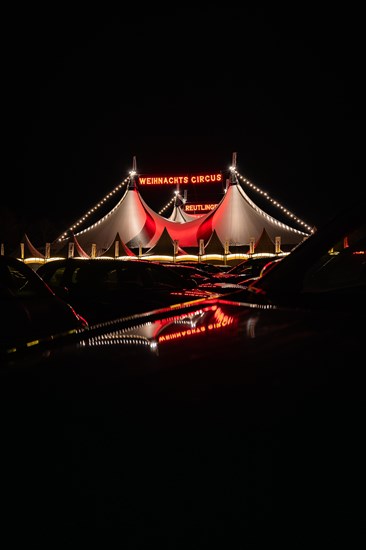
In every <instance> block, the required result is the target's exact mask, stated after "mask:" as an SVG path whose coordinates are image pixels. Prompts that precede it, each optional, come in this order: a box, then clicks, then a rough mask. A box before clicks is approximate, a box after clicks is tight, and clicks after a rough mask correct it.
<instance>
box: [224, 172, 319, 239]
mask: <svg viewBox="0 0 366 550" xmlns="http://www.w3.org/2000/svg"><path fill="white" fill-rule="evenodd" d="M233 171H234V173H235V175H236V176H237V177H238V179H239V182H243V183H244V184H245V185H247V186H248V187H249V188H250V189H251V190H252V191H255V192H257V193H259V194H260V195H261V196H263V197H264V198H265V199H266V200H268V202H270V203H271V204H272V205H273V206H276V207H277V208H278V209H279V210H281V212H282V213H283V214H285V215H286V216H288V217H289V218H290V219H291V220H292V221H295V222H296V223H298V224H299V225H301V226H302V227H304V228H305V229H307V230H308V231H312V230H313V228H312V227H311V226H310V225H308V224H306V223H305V222H304V221H303V220H301V219H300V218H298V217H297V216H296V215H295V214H293V213H292V212H290V210H288V209H287V208H285V207H284V206H282V204H280V203H279V202H278V201H277V200H275V199H273V198H272V197H271V196H270V195H269V194H268V193H267V192H266V191H263V190H262V189H260V188H259V187H257V186H256V185H254V183H252V182H251V181H250V180H248V178H245V177H244V176H242V175H241V174H239V172H237V170H235V169H233Z"/></svg>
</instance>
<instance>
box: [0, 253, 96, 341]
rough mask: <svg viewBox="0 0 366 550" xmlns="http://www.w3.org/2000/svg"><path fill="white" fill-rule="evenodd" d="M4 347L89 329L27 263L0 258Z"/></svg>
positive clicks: (0, 293) (0, 298)
mask: <svg viewBox="0 0 366 550" xmlns="http://www.w3.org/2000/svg"><path fill="white" fill-rule="evenodd" d="M0 307H1V316H2V324H1V325H2V328H1V333H0V347H4V346H6V345H9V344H10V343H12V342H21V341H23V340H24V339H27V340H30V339H33V338H44V337H46V336H50V335H53V334H55V333H58V332H64V331H68V330H71V331H73V330H75V329H79V328H82V327H85V326H87V323H86V321H85V319H83V318H82V316H80V315H79V314H78V313H77V312H76V311H75V310H74V309H73V308H72V307H71V306H70V305H69V304H68V303H66V302H65V301H63V300H61V299H60V298H59V297H58V296H56V295H55V294H54V292H53V291H52V290H51V289H50V288H49V287H48V286H47V284H46V283H45V282H44V281H43V280H42V279H41V278H40V277H39V276H38V275H37V273H36V272H35V271H34V270H33V269H32V268H31V267H30V266H28V265H26V264H25V263H24V262H22V261H21V260H19V259H16V258H12V257H10V256H0Z"/></svg>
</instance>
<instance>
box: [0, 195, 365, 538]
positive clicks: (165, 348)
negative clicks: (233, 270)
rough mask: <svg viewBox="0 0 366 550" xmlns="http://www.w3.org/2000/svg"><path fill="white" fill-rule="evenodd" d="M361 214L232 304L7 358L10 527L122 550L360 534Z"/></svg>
mask: <svg viewBox="0 0 366 550" xmlns="http://www.w3.org/2000/svg"><path fill="white" fill-rule="evenodd" d="M364 212H365V210H362V208H361V206H360V205H355V206H354V207H353V208H351V209H346V210H345V211H344V212H342V213H340V215H339V216H337V217H336V218H335V219H334V220H331V221H330V222H329V223H328V224H326V225H325V226H324V227H323V228H320V229H318V231H317V233H315V234H314V235H312V236H311V237H309V239H308V240H307V241H305V242H304V243H303V244H301V245H300V246H299V247H298V248H296V249H295V250H294V251H293V252H292V253H291V254H290V255H289V256H287V257H286V258H284V259H283V260H281V261H280V262H278V263H276V265H274V266H273V267H272V268H271V269H270V270H269V271H267V273H265V274H263V276H262V277H261V278H259V279H257V280H256V281H254V282H252V283H251V284H250V285H249V286H248V287H247V288H243V289H242V290H241V292H239V293H238V292H237V291H235V292H234V293H233V294H232V295H230V296H229V295H225V296H221V297H216V298H212V299H209V300H202V301H199V302H194V303H192V302H191V303H189V302H187V303H181V304H179V305H178V306H176V305H171V306H167V307H165V308H162V309H160V310H155V311H150V312H145V313H143V314H136V315H134V316H127V317H122V318H120V319H115V320H113V321H112V322H108V323H100V324H97V325H92V326H89V327H88V328H86V329H84V330H83V331H82V332H81V333H78V334H77V335H69V336H65V335H59V336H57V335H55V337H54V338H53V339H52V340H50V339H47V340H45V341H39V343H38V344H37V345H36V346H32V348H28V347H27V346H20V347H19V348H17V349H12V350H10V351H9V352H7V353H6V363H5V365H4V367H3V369H1V370H0V375H1V384H0V392H1V394H0V403H1V405H2V406H3V408H4V411H3V414H4V415H5V414H6V411H7V410H9V407H12V409H13V410H14V409H15V410H16V411H17V414H16V415H13V417H12V422H11V430H9V435H8V437H7V439H6V440H5V441H3V444H5V445H6V449H7V453H6V456H5V458H6V460H7V463H8V469H7V470H6V471H8V472H9V470H10V471H14V470H15V472H16V475H13V476H12V477H11V482H9V488H7V487H6V486H4V487H3V489H2V491H3V495H6V497H7V504H8V506H7V511H9V509H11V506H10V504H9V502H10V503H15V502H17V503H18V506H19V498H18V495H19V492H20V491H21V490H24V487H26V495H29V496H28V497H27V496H26V497H23V499H24V500H23V501H22V505H23V507H24V514H22V520H23V521H24V518H25V520H26V521H29V523H32V522H33V523H34V521H35V519H36V518H39V516H40V515H41V517H42V521H43V522H44V521H46V522H47V524H48V525H49V526H52V529H53V530H55V529H61V528H62V526H64V525H68V526H72V527H73V528H76V529H81V530H82V533H83V534H85V532H86V530H88V532H89V533H90V534H91V533H93V534H94V532H95V526H96V525H97V527H98V529H101V530H102V532H103V534H104V533H105V532H106V531H108V530H110V529H113V530H118V533H119V537H120V540H121V541H123V542H124V543H125V544H126V545H127V547H128V544H129V543H131V540H132V544H135V543H136V541H138V544H140V543H141V544H140V547H144V546H146V545H147V546H148V544H146V541H148V542H150V541H152V540H154V541H155V542H156V541H157V540H158V541H159V543H161V544H162V543H163V542H166V541H168V542H169V547H190V546H192V537H193V538H194V539H195V540H196V541H200V542H197V544H198V546H199V547H202V548H207V547H212V546H215V544H217V543H218V542H219V543H220V546H221V547H223V548H224V547H225V548H226V547H236V546H237V544H236V543H237V541H238V540H242V538H243V536H244V535H243V534H245V535H246V534H247V533H252V532H254V537H255V540H258V537H259V536H260V535H259V534H260V533H266V534H268V529H269V528H270V529H271V532H270V536H271V537H273V532H275V533H277V532H278V529H279V530H280V537H281V540H282V536H283V531H286V532H287V531H288V529H290V527H289V526H291V536H292V533H293V531H295V532H296V533H300V536H301V538H302V537H303V533H309V531H313V530H314V532H315V533H316V536H317V537H318V536H319V533H323V534H324V535H325V536H326V537H329V532H330V531H331V530H332V528H334V525H342V527H343V528H345V529H346V531H347V533H348V532H349V529H351V528H352V529H353V530H356V531H357V530H358V529H361V530H362V529H363V528H364V517H365V505H364V502H363V500H364V499H363V498H362V495H363V494H364V492H365V490H366V480H365V475H364V464H365V460H366V452H365V449H364V447H365V446H364V444H363V433H364V426H365V421H366V410H365V397H364V393H365V382H366V376H365V368H364V366H363V360H362V357H363V356H364V334H365V326H366V308H365V301H364V298H365V216H364ZM345 245H346V246H345ZM333 262H334V263H333ZM45 411H47V415H45ZM12 434H16V437H12ZM29 434H31V436H30V435H29ZM23 440H25V441H26V442H28V441H31V442H32V449H35V450H34V451H33V454H32V455H30V456H27V460H26V461H25V464H24V462H23V461H22V462H21V467H19V468H17V467H16V466H14V464H18V463H19V458H18V457H20V456H23V453H24V451H23V445H22V443H21V441H23ZM22 451H23V452H22ZM44 456H46V457H47V460H43V457H44ZM17 461H18V462H17ZM29 473H31V475H29ZM34 491H37V495H38V496H39V501H40V502H41V504H40V505H38V507H36V508H35V509H34V508H33V507H32V506H31V503H32V502H33V500H32V498H33V497H32V496H33V494H34ZM360 497H361V498H360ZM19 514H20V512H19V509H18V513H17V521H19ZM8 516H9V512H8V513H7V517H8ZM272 528H273V530H274V531H273V532H272ZM103 536H104V535H103ZM92 537H93V535H91V538H92ZM244 538H245V537H244ZM250 540H251V539H250ZM327 540H328V539H327ZM292 542H293V541H292ZM292 542H291V544H292Z"/></svg>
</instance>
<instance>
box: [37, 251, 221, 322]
mask: <svg viewBox="0 0 366 550" xmlns="http://www.w3.org/2000/svg"><path fill="white" fill-rule="evenodd" d="M187 269H189V268H187ZM37 273H38V274H39V275H40V276H41V277H42V278H43V280H44V281H45V282H46V283H47V284H48V285H49V286H50V287H51V289H52V290H53V291H54V292H55V293H56V294H57V295H58V296H60V297H61V298H62V299H64V300H67V301H68V302H69V303H70V304H72V305H73V306H74V307H75V309H77V311H79V312H81V313H82V315H83V316H84V317H85V318H86V319H87V321H88V322H89V323H96V322H101V321H106V320H110V319H114V318H117V317H121V316H124V315H129V314H133V313H141V312H144V311H149V310H152V309H157V308H161V307H164V306H166V305H171V304H179V303H180V302H187V301H192V300H199V299H207V298H210V297H212V296H214V295H215V294H214V293H213V291H211V290H205V289H202V290H200V289H198V288H197V283H196V282H195V280H194V279H192V278H191V277H183V276H181V275H180V274H178V273H175V272H173V271H172V270H170V269H168V268H167V267H165V266H164V264H160V263H157V262H153V261H148V260H135V259H134V260H121V259H114V258H95V259H85V258H76V257H74V258H68V259H56V260H52V261H50V262H47V263H45V264H43V265H42V266H40V267H39V268H38V271H37Z"/></svg>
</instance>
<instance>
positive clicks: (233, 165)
mask: <svg viewBox="0 0 366 550" xmlns="http://www.w3.org/2000/svg"><path fill="white" fill-rule="evenodd" d="M229 183H230V185H236V184H237V183H238V177H237V175H236V153H233V156H232V161H231V166H230V182H229Z"/></svg>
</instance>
